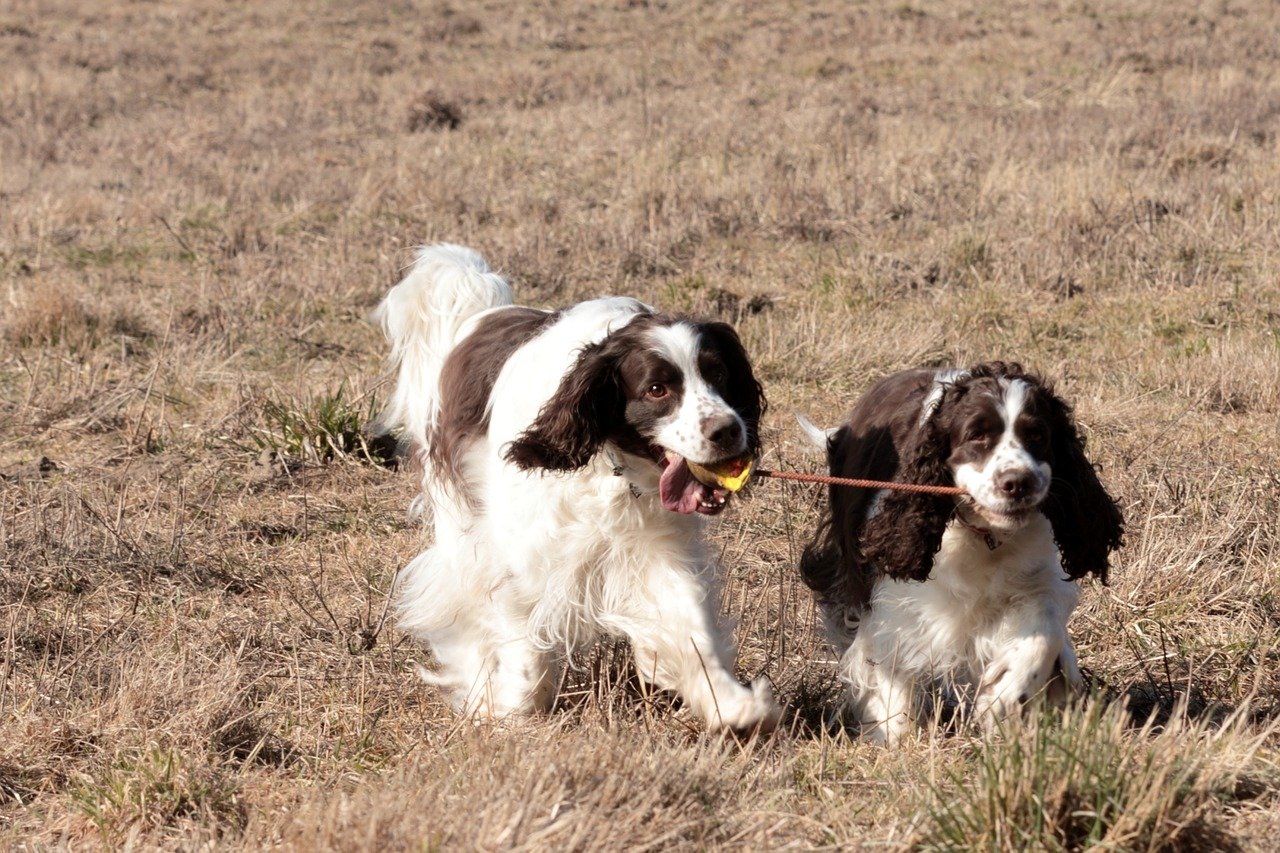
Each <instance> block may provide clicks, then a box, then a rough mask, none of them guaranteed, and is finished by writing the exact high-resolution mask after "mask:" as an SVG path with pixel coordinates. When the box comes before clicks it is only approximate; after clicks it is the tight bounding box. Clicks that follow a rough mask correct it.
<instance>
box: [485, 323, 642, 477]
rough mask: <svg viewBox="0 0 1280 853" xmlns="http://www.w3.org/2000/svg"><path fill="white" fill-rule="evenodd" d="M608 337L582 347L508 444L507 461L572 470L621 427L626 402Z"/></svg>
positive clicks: (616, 357)
mask: <svg viewBox="0 0 1280 853" xmlns="http://www.w3.org/2000/svg"><path fill="white" fill-rule="evenodd" d="M612 341H613V339H612V338H606V339H605V340H604V341H601V342H600V343H596V344H590V345H588V346H586V347H584V348H583V350H582V352H581V353H580V354H579V355H578V360H577V363H576V364H575V365H574V366H573V369H572V370H570V371H569V372H568V373H567V374H565V377H564V379H563V380H562V381H561V382H560V387H559V388H558V389H556V393H555V394H554V395H553V396H552V397H551V399H550V400H548V401H547V402H546V403H545V404H544V405H543V407H542V411H541V412H539V413H538V417H537V419H536V420H534V422H533V424H532V425H531V426H530V427H529V428H528V429H527V430H525V431H524V432H523V433H521V435H520V437H519V438H517V439H516V440H515V441H513V442H512V443H511V444H510V445H509V446H508V447H507V450H506V458H507V461H509V462H511V463H512V464H514V465H516V466H517V467H518V468H521V469H522V470H525V471H528V470H532V469H535V468H541V469H544V470H547V471H576V470H578V469H579V468H582V467H583V466H584V465H586V464H587V462H589V461H590V460H591V457H592V456H594V455H595V454H596V452H597V451H599V450H600V445H601V444H603V443H604V441H605V439H607V438H608V437H609V436H610V435H611V434H612V433H613V432H615V431H616V430H617V429H618V428H619V425H620V424H621V422H622V419H623V407H624V405H625V398H624V396H623V391H622V386H621V383H620V380H619V377H618V360H619V358H620V355H621V353H620V351H619V347H618V346H617V345H616V343H614V342H612Z"/></svg>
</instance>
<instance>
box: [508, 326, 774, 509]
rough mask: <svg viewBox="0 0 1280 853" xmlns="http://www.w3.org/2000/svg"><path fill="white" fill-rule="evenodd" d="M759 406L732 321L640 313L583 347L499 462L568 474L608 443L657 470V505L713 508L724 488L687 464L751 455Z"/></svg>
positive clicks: (722, 462)
mask: <svg viewBox="0 0 1280 853" xmlns="http://www.w3.org/2000/svg"><path fill="white" fill-rule="evenodd" d="M764 408H765V399H764V393H763V391H762V390H761V388H760V384H759V383H758V382H757V381H756V378H755V375H754V374H753V373H752V370H751V362H750V360H749V359H748V358H747V354H746V351H745V350H744V349H743V347H742V342H741V341H740V340H739V339H738V335H737V334H736V333H735V332H734V330H733V328H732V327H730V326H728V325H726V324H724V323H708V322H701V323H700V322H694V321H691V320H686V319H681V318H677V317H672V316H669V315H657V314H645V315H641V316H639V317H637V318H636V319H634V320H632V321H631V322H630V323H628V324H627V325H626V326H624V327H622V328H621V329H618V330H617V331H614V332H613V333H611V334H610V335H609V336H608V337H606V338H605V339H604V340H602V341H600V342H599V343H596V344H592V345H590V346H588V347H586V348H584V349H583V351H582V352H581V353H580V354H579V356H578V360H577V363H576V365H575V366H574V367H573V369H571V370H570V371H569V373H568V374H567V375H566V376H565V378H564V379H563V381H562V382H561V383H560V387H559V389H558V390H557V391H556V393H555V395H554V396H553V397H552V398H551V399H550V400H549V401H548V402H547V403H546V405H544V406H543V408H542V411H541V412H540V413H539V415H538V418H537V420H535V421H534V423H533V424H532V425H531V426H530V427H529V429H528V430H526V431H525V432H524V433H523V434H522V435H521V436H520V437H519V438H518V439H517V440H516V441H515V442H513V443H512V444H511V445H510V447H509V448H508V449H507V459H508V460H510V461H511V462H512V463H514V464H515V465H517V466H519V467H520V468H523V469H526V470H530V469H539V468H540V469H546V470H552V471H573V470H577V469H579V468H582V467H583V466H585V465H586V464H587V463H588V462H589V461H590V460H591V458H592V457H593V456H595V454H596V453H598V452H600V451H601V449H602V448H603V447H604V446H605V445H606V444H609V445H612V446H614V447H616V448H617V449H619V450H621V451H622V452H624V453H626V454H629V455H630V456H632V457H638V458H639V459H641V460H644V462H645V464H651V465H654V466H656V467H657V468H659V469H661V474H660V477H659V481H658V492H659V497H660V499H661V501H662V505H663V506H664V507H666V508H667V509H669V510H672V511H674V512H681V513H692V512H700V513H704V514H708V515H713V514H715V513H718V512H720V510H722V509H724V506H725V504H726V502H727V500H728V497H729V492H728V491H727V490H726V489H724V488H720V487H718V486H716V485H715V484H714V483H713V484H707V483H703V482H701V481H699V479H698V478H697V477H696V476H695V475H694V472H693V471H691V470H690V468H689V465H688V463H689V462H693V463H696V464H698V465H701V466H711V467H723V466H726V465H729V466H732V465H733V464H734V463H735V462H736V461H739V460H742V461H745V460H748V459H750V458H751V457H753V456H754V455H755V454H756V453H757V452H758V451H759V441H760V440H759V424H760V415H761V413H762V412H763V411H764Z"/></svg>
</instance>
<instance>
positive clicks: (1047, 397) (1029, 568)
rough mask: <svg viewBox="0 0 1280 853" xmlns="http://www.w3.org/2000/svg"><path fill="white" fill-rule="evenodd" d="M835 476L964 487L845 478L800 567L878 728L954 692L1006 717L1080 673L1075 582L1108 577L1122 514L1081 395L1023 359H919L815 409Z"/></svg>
mask: <svg viewBox="0 0 1280 853" xmlns="http://www.w3.org/2000/svg"><path fill="white" fill-rule="evenodd" d="M802 425H804V427H805V429H806V431H807V432H808V433H809V435H810V437H811V438H812V439H813V440H814V441H815V443H818V444H820V445H821V446H823V447H824V448H825V449H826V451H827V455H828V463H829V465H830V469H831V473H832V474H834V475H837V476H843V477H856V478H864V479H874V480H893V481H898V482H910V483H927V484H934V485H958V486H961V487H963V488H964V489H965V490H966V492H967V494H966V495H965V496H963V497H961V498H954V497H945V496H937V495H927V494H913V493H908V492H900V491H887V490H879V491H873V490H869V489H854V488H847V487H842V486H833V487H832V489H831V493H830V499H831V503H830V515H828V516H827V517H826V518H825V519H824V520H823V522H822V524H821V526H820V528H819V530H818V533H817V536H816V537H815V540H814V542H813V543H812V544H810V545H809V547H808V548H807V549H806V550H805V553H804V557H803V559H802V563H801V570H802V574H803V576H804V580H805V583H807V584H808V586H809V587H810V588H811V589H813V590H814V592H815V593H816V595H817V599H818V602H819V606H820V608H821V611H822V614H823V617H824V621H825V623H826V627H827V631H828V635H829V637H830V639H831V640H832V642H833V643H834V645H835V647H836V650H837V651H838V652H839V653H840V676H841V679H842V680H843V681H844V683H845V684H846V686H847V688H848V695H847V701H848V703H849V705H850V707H851V709H852V710H853V712H854V713H855V714H856V715H857V716H858V718H859V721H860V723H861V726H862V733H863V735H864V736H865V737H867V738H868V739H871V740H876V741H880V742H892V741H895V740H897V739H898V738H899V737H901V736H902V735H904V734H905V733H907V732H909V731H910V730H911V729H912V727H913V726H914V724H915V723H916V722H918V721H919V720H920V719H921V718H922V715H923V714H924V713H926V712H927V710H928V702H929V701H930V699H931V698H932V697H934V696H935V695H937V694H938V691H941V695H943V696H945V697H948V698H949V699H951V700H953V701H956V702H965V701H966V700H967V704H969V706H970V708H971V712H972V715H973V716H975V717H976V718H977V719H978V720H979V721H980V722H981V723H983V724H984V725H986V726H990V725H992V724H993V723H995V722H996V721H998V720H1000V719H1002V718H1004V717H1005V716H1007V715H1008V714H1010V713H1011V712H1012V711H1013V710H1015V709H1016V708H1018V707H1020V706H1021V705H1022V704H1024V703H1026V702H1027V701H1028V700H1030V699H1031V698H1033V697H1035V696H1037V695H1038V694H1041V693H1047V694H1048V695H1049V697H1050V698H1051V699H1052V700H1055V701H1062V700H1064V699H1065V698H1066V695H1067V692H1068V691H1069V690H1075V689H1076V688H1078V686H1079V685H1080V671H1079V668H1078V666H1077V663H1076V656H1075V652H1074V651H1073V649H1072V646H1071V639H1070V637H1069V636H1068V634H1067V620H1068V618H1069V617H1070V615H1071V612H1072V610H1073V609H1074V608H1075V606H1076V602H1077V599H1078V597H1079V593H1078V591H1077V587H1076V584H1075V583H1074V581H1075V580H1077V579H1079V578H1081V577H1084V576H1085V575H1090V574H1092V575H1096V576H1097V577H1099V578H1101V579H1103V580H1105V579H1106V575H1107V569H1108V561H1109V556H1110V553H1111V552H1112V551H1113V550H1115V549H1116V548H1118V547H1119V545H1120V542H1121V536H1122V533H1123V520H1122V517H1121V513H1120V510H1119V509H1118V507H1117V506H1116V502H1115V501H1114V500H1113V499H1112V498H1111V496H1110V495H1109V494H1107V492H1106V490H1105V489H1104V488H1103V486H1102V484H1101V483H1100V482H1099V480H1098V476H1097V474H1096V473H1095V471H1094V468H1093V466H1092V465H1091V464H1090V462H1089V460H1088V459H1087V458H1086V457H1085V452H1084V440H1083V438H1082V437H1081V436H1080V433H1079V430H1078V429H1077V428H1076V424H1075V421H1074V419H1073V416H1072V412H1071V408H1070V407H1069V406H1068V405H1067V404H1066V403H1065V402H1063V400H1062V399H1060V398H1059V397H1058V396H1057V395H1056V394H1054V392H1053V389H1052V388H1051V387H1050V385H1049V384H1048V383H1046V382H1045V381H1044V380H1042V379H1040V378H1039V377H1037V376H1035V375H1034V374H1031V373H1028V372H1026V371H1024V370H1023V369H1022V367H1021V366H1019V365H1017V364H1005V363H1002V362H992V363H990V364H980V365H978V366H976V367H971V368H969V369H967V370H934V369H919V370H908V371H905V372H902V373H898V374H895V375H893V376H890V377H888V378H886V379H884V380H882V381H881V382H880V383H878V384H877V385H875V386H874V387H873V388H872V389H871V390H870V391H868V392H867V394H866V395H865V396H864V397H863V398H862V399H861V400H860V401H859V402H858V404H857V405H856V406H855V407H854V409H853V412H852V414H851V415H850V416H849V421H848V423H846V424H845V425H844V426H842V427H840V428H838V429H834V430H830V431H827V432H825V433H824V432H823V431H822V430H819V429H817V428H816V427H814V426H813V425H812V424H809V423H808V422H807V421H804V420H803V419H802Z"/></svg>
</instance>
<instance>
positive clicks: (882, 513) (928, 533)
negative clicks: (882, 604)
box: [859, 419, 955, 581]
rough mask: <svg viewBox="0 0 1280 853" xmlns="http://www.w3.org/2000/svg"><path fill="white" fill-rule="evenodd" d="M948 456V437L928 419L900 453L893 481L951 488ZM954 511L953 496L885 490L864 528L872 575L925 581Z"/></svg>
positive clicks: (863, 539) (863, 540)
mask: <svg viewBox="0 0 1280 853" xmlns="http://www.w3.org/2000/svg"><path fill="white" fill-rule="evenodd" d="M950 454H951V449H950V439H949V437H948V434H947V433H945V432H944V431H943V430H942V429H940V428H939V427H938V426H937V422H936V419H930V420H929V421H928V422H926V423H925V424H923V425H921V427H920V428H919V429H917V430H915V431H914V432H913V433H912V434H911V441H910V443H909V444H907V445H906V446H905V447H902V448H901V449H900V450H899V462H898V471H897V473H896V474H895V475H894V479H895V480H897V481H899V482H903V483H921V484H927V485H934V486H952V485H955V483H954V482H953V478H952V476H951V469H950V468H949V467H947V462H946V460H947V457H948V456H950ZM954 511H955V500H954V498H950V497H946V496H944V495H928V494H918V493H915V492H897V491H888V490H886V491H884V492H882V493H881V497H880V499H879V501H878V506H877V507H876V508H875V509H873V511H872V515H871V516H870V517H869V518H868V519H867V523H866V525H865V526H864V527H863V528H862V536H861V539H860V541H859V547H860V548H861V549H862V554H863V556H864V557H865V558H866V560H867V562H868V563H869V564H870V565H871V566H872V567H873V568H874V570H875V571H878V572H882V573H883V574H886V575H888V576H889V577H892V578H896V579H898V580H915V581H923V580H927V579H928V577H929V573H930V572H932V571H933V556H934V554H936V553H938V549H939V548H941V547H942V534H943V533H944V532H945V531H946V529H947V523H948V522H949V521H950V520H951V514H952V513H953V512H954Z"/></svg>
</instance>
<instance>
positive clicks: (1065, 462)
mask: <svg viewBox="0 0 1280 853" xmlns="http://www.w3.org/2000/svg"><path fill="white" fill-rule="evenodd" d="M1035 395H1036V396H1035V401H1036V408H1037V410H1038V411H1040V412H1042V413H1043V417H1044V418H1045V421H1046V422H1047V423H1048V424H1049V432H1050V448H1051V453H1052V456H1053V458H1052V459H1051V460H1050V461H1049V465H1050V468H1051V469H1052V472H1053V481H1052V482H1051V483H1050V485H1049V496H1048V497H1047V498H1045V502H1044V507H1043V512H1044V514H1045V517H1046V518H1048V519H1049V523H1050V524H1051V525H1052V526H1053V539H1054V542H1056V543H1057V545H1058V552H1059V554H1060V556H1061V559H1062V568H1063V571H1065V572H1066V573H1067V576H1068V577H1070V578H1072V579H1076V578H1082V577H1084V576H1085V575H1095V576H1097V577H1098V578H1099V579H1101V580H1102V581H1104V582H1105V581H1106V579H1107V570H1108V569H1109V568H1110V557H1111V552H1112V551H1114V550H1116V549H1117V548H1119V547H1120V545H1121V543H1122V541H1123V539H1124V516H1123V515H1122V514H1121V512H1120V507H1119V506H1118V505H1117V504H1116V501H1115V499H1114V498H1112V497H1111V495H1110V494H1109V493H1108V492H1107V490H1106V488H1105V487H1104V486H1103V485H1102V481H1101V480H1099V479H1098V472H1097V471H1096V470H1095V469H1094V467H1093V463H1091V462H1090V461H1089V459H1088V457H1087V456H1086V455H1085V440H1084V436H1082V435H1081V434H1080V430H1079V428H1078V427H1077V426H1076V422H1075V416H1074V415H1073V414H1072V411H1071V407H1070V406H1069V405H1067V403H1066V402H1065V401H1063V400H1062V398H1060V397H1058V395H1057V394H1055V393H1053V389H1052V388H1051V387H1050V386H1049V385H1048V384H1047V383H1039V384H1037V385H1036V390H1035Z"/></svg>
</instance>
